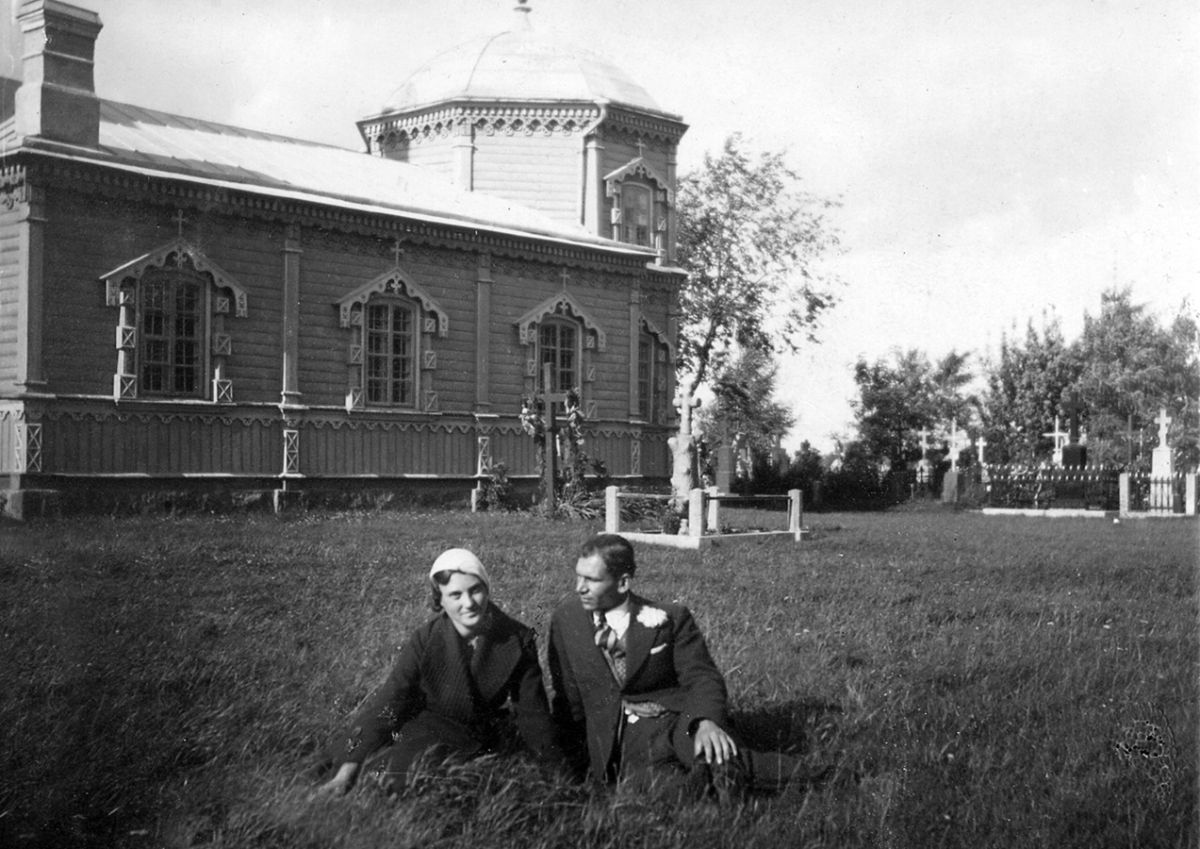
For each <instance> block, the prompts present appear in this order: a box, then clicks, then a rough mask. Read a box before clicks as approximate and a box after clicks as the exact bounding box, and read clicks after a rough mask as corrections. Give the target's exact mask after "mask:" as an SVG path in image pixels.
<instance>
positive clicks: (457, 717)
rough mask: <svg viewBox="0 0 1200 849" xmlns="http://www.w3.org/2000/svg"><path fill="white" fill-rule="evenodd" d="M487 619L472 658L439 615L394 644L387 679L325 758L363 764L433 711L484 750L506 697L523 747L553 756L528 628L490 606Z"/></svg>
mask: <svg viewBox="0 0 1200 849" xmlns="http://www.w3.org/2000/svg"><path fill="white" fill-rule="evenodd" d="M490 616H491V621H490V623H489V627H488V630H487V631H486V633H485V634H484V635H483V637H482V639H481V640H480V643H479V646H478V648H477V649H476V650H475V652H474V655H475V656H474V658H473V659H471V658H470V652H469V649H468V646H467V644H466V641H465V640H463V639H462V637H460V636H459V634H458V632H457V631H455V630H454V625H453V623H452V622H451V621H450V619H449V618H448V617H447V616H446V615H445V614H444V613H443V614H441V615H440V616H437V617H435V618H434V619H432V620H430V621H429V622H427V623H426V624H424V625H422V626H421V627H420V628H417V629H416V630H415V631H414V632H413V633H412V635H411V636H410V637H409V639H408V640H407V641H406V642H405V643H404V645H403V646H402V647H401V649H400V656H399V658H398V659H397V661H396V665H395V667H394V668H393V669H392V673H391V675H390V676H389V677H388V679H387V681H386V682H385V683H384V684H383V686H382V687H380V688H379V689H378V690H377V691H375V693H374V694H373V695H372V696H371V697H370V698H369V699H368V700H367V702H366V703H365V704H364V705H363V707H362V708H361V709H360V710H359V711H358V712H357V714H356V715H355V718H354V720H353V721H352V723H351V731H350V734H349V735H348V739H346V740H345V741H344V743H342V745H341V746H335V747H334V751H333V752H332V757H331V758H330V761H331V762H333V763H345V762H348V761H349V762H354V763H362V762H363V760H364V759H366V758H367V757H369V756H370V755H371V754H372V753H373V752H375V751H376V750H378V749H380V748H382V747H384V746H386V745H389V744H390V743H391V742H392V740H393V736H392V735H393V734H394V733H396V732H399V731H400V729H401V728H403V726H404V724H405V723H407V722H409V721H410V720H412V719H414V718H416V717H417V716H419V715H421V714H422V713H431V714H434V716H435V717H436V720H437V721H438V722H439V723H442V724H444V723H449V725H450V728H451V730H453V731H456V732H465V735H466V736H469V737H470V738H472V739H474V740H475V741H477V742H478V743H479V744H480V748H481V749H482V748H488V747H491V746H493V745H495V743H496V742H497V741H496V739H495V736H496V733H497V729H498V728H499V726H500V725H501V722H502V720H503V718H504V715H505V706H506V704H508V703H510V702H511V705H512V708H513V712H514V714H515V718H516V724H517V731H518V733H519V734H520V736H521V739H522V741H523V742H524V743H525V745H526V746H527V747H528V748H529V749H530V750H531V751H532V752H533V753H534V754H535V755H537V756H539V757H541V758H544V759H553V758H555V757H556V756H558V754H559V750H558V747H557V742H556V730H555V727H554V723H553V721H552V720H551V718H550V712H549V705H548V703H547V701H546V691H545V688H544V687H543V683H542V671H541V667H540V666H539V665H538V657H537V644H536V642H535V638H534V632H533V630H532V629H531V628H528V627H526V626H525V625H522V624H521V623H520V622H517V621H516V620H515V619H512V618H510V617H508V616H506V615H505V614H504V613H503V612H501V610H500V609H499V608H498V607H496V605H495V604H492V605H491V606H490ZM472 674H473V677H474V686H472ZM455 736H456V737H461V736H463V735H462V734H457V733H456V734H455ZM339 748H340V749H341V751H340V752H339V751H338V749H339Z"/></svg>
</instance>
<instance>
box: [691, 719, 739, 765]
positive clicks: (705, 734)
mask: <svg viewBox="0 0 1200 849" xmlns="http://www.w3.org/2000/svg"><path fill="white" fill-rule="evenodd" d="M694 740H695V748H694V749H693V755H694V756H695V757H697V758H700V757H703V758H704V760H705V761H706V762H708V763H710V764H723V763H725V762H726V761H732V760H733V759H734V758H735V757H736V756H737V751H738V748H737V743H735V742H733V738H732V737H730V736H729V735H728V734H727V733H725V730H724V729H723V728H721V726H719V725H717V723H715V722H713V721H712V720H711V719H702V720H700V722H699V724H697V725H696V736H695V738H694Z"/></svg>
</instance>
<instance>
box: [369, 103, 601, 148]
mask: <svg viewBox="0 0 1200 849" xmlns="http://www.w3.org/2000/svg"><path fill="white" fill-rule="evenodd" d="M599 116H600V109H599V107H598V106H597V105H596V104H594V103H579V104H571V105H568V104H564V103H562V102H561V101H548V102H545V103H537V102H527V101H513V102H509V103H503V102H500V103H497V102H494V101H489V102H488V103H472V102H471V101H458V102H453V103H448V104H439V105H437V106H433V107H430V108H425V109H418V110H416V111H414V112H407V113H405V112H389V113H384V114H382V115H376V116H374V117H372V118H366V119H364V120H362V121H359V122H358V129H359V132H360V133H361V134H362V136H363V138H364V139H365V140H368V141H369V140H371V139H375V138H378V137H380V136H385V135H387V133H389V132H398V131H401V130H412V129H417V130H423V129H424V128H425V127H429V128H430V129H431V130H432V129H433V128H436V127H437V126H438V125H441V126H445V127H449V126H452V125H455V124H460V123H464V122H466V123H470V124H478V123H479V122H480V121H483V122H485V123H488V124H490V123H492V122H494V121H496V120H498V119H504V120H506V121H511V120H514V119H517V118H520V119H522V120H523V121H530V120H532V119H535V118H536V119H539V120H541V121H542V122H543V123H546V122H549V121H551V120H554V121H557V122H558V123H559V124H561V125H565V124H567V123H568V122H573V123H574V124H576V125H577V126H578V127H580V128H582V127H585V126H587V125H588V124H590V123H591V122H592V121H594V120H595V119H596V118H598V117H599Z"/></svg>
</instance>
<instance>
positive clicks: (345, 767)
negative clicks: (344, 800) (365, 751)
mask: <svg viewBox="0 0 1200 849" xmlns="http://www.w3.org/2000/svg"><path fill="white" fill-rule="evenodd" d="M357 775H358V764H356V763H350V762H347V763H344V764H342V765H341V766H340V767H338V771H337V774H336V775H334V776H333V778H331V779H329V780H328V781H326V782H325V783H324V784H322V785H321V786H320V787H318V788H317V789H316V792H315V793H314V794H313V795H314V796H343V795H345V794H346V793H347V792H348V791H349V790H350V788H351V787H353V786H354V779H355V777H356V776H357Z"/></svg>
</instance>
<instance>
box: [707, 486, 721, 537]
mask: <svg viewBox="0 0 1200 849" xmlns="http://www.w3.org/2000/svg"><path fill="white" fill-rule="evenodd" d="M719 492H720V490H718V489H717V488H716V487H715V486H710V487H709V488H708V529H709V530H710V531H712V532H713V533H714V534H715V533H718V532H719V531H720V530H721V517H720V514H719V511H720V508H721V502H720V501H718V500H717V498H716V496H717V494H718V493H719Z"/></svg>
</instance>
